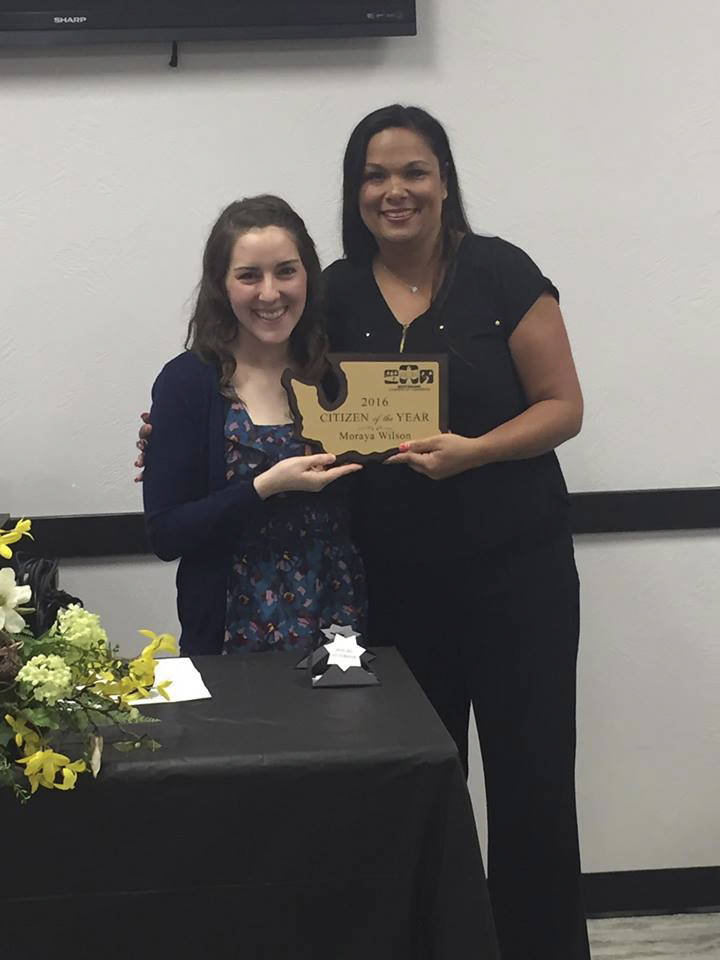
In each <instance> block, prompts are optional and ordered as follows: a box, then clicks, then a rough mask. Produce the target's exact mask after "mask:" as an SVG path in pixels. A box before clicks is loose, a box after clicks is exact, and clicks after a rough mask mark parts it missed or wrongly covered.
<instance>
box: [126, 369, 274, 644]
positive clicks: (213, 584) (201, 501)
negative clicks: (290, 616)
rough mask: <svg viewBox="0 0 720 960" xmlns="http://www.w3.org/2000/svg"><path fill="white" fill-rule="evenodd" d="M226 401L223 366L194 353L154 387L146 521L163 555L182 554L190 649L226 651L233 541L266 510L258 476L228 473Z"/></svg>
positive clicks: (180, 584) (183, 613)
mask: <svg viewBox="0 0 720 960" xmlns="http://www.w3.org/2000/svg"><path fill="white" fill-rule="evenodd" d="M226 407H227V401H226V399H225V398H224V397H223V396H222V395H221V393H220V390H219V381H218V375H217V371H216V370H215V368H214V367H212V366H210V365H209V364H206V363H203V362H202V360H200V359H199V357H197V356H196V355H195V354H193V353H189V352H185V353H182V354H180V356H178V357H175V359H174V360H171V361H170V362H169V363H167V364H166V365H165V366H164V367H163V369H162V371H161V372H160V375H159V376H158V378H157V380H156V381H155V384H154V386H153V391H152V410H151V418H152V426H153V432H152V443H150V444H148V448H147V451H146V454H145V477H144V483H143V499H144V505H145V520H146V524H147V529H148V535H149V537H150V544H151V546H152V548H153V550H154V552H155V553H156V554H157V555H158V557H160V558H161V559H162V560H176V559H177V558H178V557H181V560H180V565H179V567H178V573H177V592H178V598H177V603H178V616H179V618H180V623H181V625H182V633H181V636H180V646H181V650H182V653H183V654H185V655H186V656H188V655H191V654H203V653H220V652H221V650H222V645H223V637H224V632H225V598H226V591H227V576H228V571H229V568H230V561H231V557H232V545H233V544H234V543H237V540H238V537H239V536H240V535H241V533H242V528H243V525H244V524H245V522H246V521H247V518H248V517H249V516H251V515H254V514H255V513H256V512H257V511H260V510H263V509H264V503H263V501H262V500H261V499H260V497H259V496H258V494H257V492H256V490H255V487H254V486H253V484H252V482H251V481H240V480H232V481H231V482H229V483H228V482H227V481H226V479H225V415H226Z"/></svg>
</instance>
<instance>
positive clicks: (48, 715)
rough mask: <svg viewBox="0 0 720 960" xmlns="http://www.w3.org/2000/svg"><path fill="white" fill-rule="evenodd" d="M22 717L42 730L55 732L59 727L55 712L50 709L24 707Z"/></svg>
mask: <svg viewBox="0 0 720 960" xmlns="http://www.w3.org/2000/svg"><path fill="white" fill-rule="evenodd" d="M22 716H23V717H24V718H25V719H26V720H28V721H29V722H30V723H34V724H35V726H36V727H41V728H42V729H44V730H57V729H59V727H60V720H59V717H58V714H57V711H56V710H53V709H51V708H50V707H25V708H24V709H23V711H22Z"/></svg>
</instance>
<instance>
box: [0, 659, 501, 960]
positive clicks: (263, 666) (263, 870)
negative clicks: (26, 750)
mask: <svg viewBox="0 0 720 960" xmlns="http://www.w3.org/2000/svg"><path fill="white" fill-rule="evenodd" d="M376 653H377V660H376V661H375V664H374V666H375V668H376V670H377V673H378V675H379V676H380V678H381V680H382V685H381V686H378V687H363V688H353V689H321V690H317V689H315V690H313V689H311V688H310V687H309V682H308V677H307V675H306V673H304V672H301V671H296V670H293V666H294V663H295V661H296V659H297V658H296V657H295V656H293V655H291V654H261V655H256V656H250V657H247V658H246V657H239V656H229V657H197V658H194V662H195V664H196V665H197V667H198V668H199V670H200V672H201V674H202V675H203V678H204V680H205V682H206V685H207V686H208V688H209V689H210V691H211V693H212V695H213V696H212V699H210V700H198V701H192V702H186V703H177V704H162V705H159V706H154V707H152V708H147V707H146V708H143V709H144V710H145V711H146V712H151V713H153V714H154V715H155V716H157V717H158V718H160V720H161V722H160V723H157V724H154V725H153V726H152V727H147V728H145V729H149V730H150V731H151V734H152V736H154V737H156V738H157V739H158V740H159V741H161V743H162V744H163V748H162V750H160V751H157V752H155V753H150V752H149V751H146V750H142V751H133V752H132V753H130V754H121V753H119V752H117V751H115V750H113V749H111V748H108V747H106V751H105V763H104V767H103V771H102V774H101V777H100V779H99V780H98V781H97V782H95V783H93V782H92V781H91V780H90V778H89V777H88V776H83V777H80V778H79V780H78V786H77V788H76V790H75V791H73V792H68V793H60V792H59V791H52V792H50V791H44V790H41V791H40V792H39V793H38V794H37V795H36V796H35V797H34V798H33V799H32V801H31V802H29V803H28V804H27V805H26V806H24V807H23V806H19V805H18V804H17V803H16V802H15V801H14V800H13V799H12V798H11V797H10V796H9V794H4V795H3V796H2V797H1V798H0V824H1V825H2V827H1V829H2V834H1V836H2V838H3V839H2V845H1V846H0V857H1V861H0V862H2V869H1V871H0V872H1V874H2V883H1V884H0V944H1V945H2V947H3V953H4V954H6V955H7V956H9V957H10V956H12V957H17V958H18V960H30V958H32V957H35V956H38V957H40V956H42V957H44V958H45V957H47V956H48V951H49V950H52V951H53V952H54V953H55V955H60V956H63V957H70V956H72V955H73V951H76V952H75V953H74V955H75V956H77V957H79V958H83V960H84V958H85V957H94V956H98V957H103V958H108V957H138V958H142V960H145V958H149V957H152V956H153V955H154V954H157V955H158V956H162V957H164V958H165V957H168V958H170V957H178V958H184V957H202V958H225V957H233V958H242V960H246V958H248V960H255V958H257V960H311V958H312V960H325V958H327V960H360V958H362V960H368V958H371V960H411V958H412V960H451V958H452V960H458V958H462V960H470V958H478V960H479V958H482V960H497V958H498V952H497V946H496V942H495V934H494V928H493V924H492V918H491V912H490V905H489V900H488V894H487V887H486V884H485V878H484V872H483V866H482V860H481V856H480V850H479V846H478V841H477V835H476V831H475V824H474V820H473V814H472V809H471V806H470V801H469V797H468V793H467V788H466V785H465V780H464V777H463V773H462V769H461V766H460V762H459V760H458V757H457V753H456V751H455V747H454V744H453V743H452V741H451V739H450V737H449V735H448V733H447V732H446V730H445V728H444V727H443V726H442V724H441V722H440V720H439V719H438V717H437V715H436V714H435V712H434V711H433V709H432V707H431V706H430V705H429V703H428V702H427V700H426V699H425V697H424V695H423V694H422V692H421V690H420V688H419V687H418V685H417V684H416V682H415V680H414V678H413V677H412V675H411V674H410V672H409V671H408V669H407V667H406V666H405V664H404V662H403V660H402V658H401V657H400V655H399V654H398V653H397V652H396V651H395V650H394V649H390V648H383V649H379V650H377V651H376ZM18 941H21V942H18ZM6 950H7V952H6Z"/></svg>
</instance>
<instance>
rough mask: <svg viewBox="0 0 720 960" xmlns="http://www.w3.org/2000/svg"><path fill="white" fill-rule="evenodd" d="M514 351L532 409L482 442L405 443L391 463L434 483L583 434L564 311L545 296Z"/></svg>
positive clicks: (450, 437)
mask: <svg viewBox="0 0 720 960" xmlns="http://www.w3.org/2000/svg"><path fill="white" fill-rule="evenodd" d="M509 346H510V352H511V354H512V358H513V362H514V364H515V368H516V370H517V373H518V376H519V377H520V382H521V383H522V386H523V389H524V391H525V395H526V397H527V401H528V404H529V406H528V409H527V410H525V411H524V412H523V413H521V414H519V415H518V416H517V417H513V419H512V420H508V421H507V422H506V423H502V424H500V426H498V427H495V428H494V429H493V430H490V431H489V432H488V433H486V434H483V436H481V437H460V436H457V435H456V434H440V435H439V436H437V437H431V438H430V439H429V440H421V441H415V442H413V443H410V444H407V445H405V444H403V446H402V447H401V450H402V451H403V452H401V453H399V454H397V455H396V456H395V457H392V458H390V460H388V461H387V462H388V463H407V464H408V465H409V466H411V467H413V468H414V469H415V470H417V471H418V472H420V473H425V474H426V475H427V476H429V477H432V478H434V479H438V480H439V479H443V478H445V477H451V476H454V475H455V474H456V473H461V472H462V471H463V470H470V469H471V468H473V467H481V466H484V465H485V464H488V463H495V462H498V461H500V460H525V459H528V458H529V457H537V456H540V455H541V454H543V453H547V452H548V451H549V450H553V449H555V447H558V446H559V445H560V444H561V443H564V442H565V441H566V440H569V439H570V438H571V437H574V436H576V435H577V434H578V433H579V432H580V427H581V425H582V418H583V399H582V393H581V390H580V384H579V382H578V377H577V373H576V370H575V364H574V362H573V358H572V353H571V350H570V343H569V341H568V336H567V332H566V330H565V323H564V321H563V318H562V314H561V312H560V307H559V306H558V304H557V301H556V300H555V298H554V297H552V296H550V295H549V294H542V295H541V296H540V297H538V299H537V300H536V301H535V303H534V304H533V305H532V307H531V308H530V309H529V310H528V311H527V313H526V314H525V316H524V317H523V318H522V320H521V321H520V322H519V323H518V325H517V326H516V328H515V330H514V331H513V332H512V334H511V336H510V340H509Z"/></svg>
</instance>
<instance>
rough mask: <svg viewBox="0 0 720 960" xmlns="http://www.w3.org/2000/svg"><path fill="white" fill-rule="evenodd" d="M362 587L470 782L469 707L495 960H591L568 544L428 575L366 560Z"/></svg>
mask: <svg viewBox="0 0 720 960" xmlns="http://www.w3.org/2000/svg"><path fill="white" fill-rule="evenodd" d="M367 573H368V589H369V609H370V620H369V628H368V635H367V638H366V639H367V642H368V643H369V644H370V645H371V646H372V645H378V646H381V645H384V644H388V645H389V644H392V645H395V646H398V647H399V649H400V652H401V653H402V655H403V657H404V658H405V660H406V661H407V663H408V665H409V667H410V669H411V670H412V671H413V673H414V675H415V677H416V678H417V680H418V682H419V683H420V685H421V686H422V687H423V689H424V691H425V693H426V695H427V697H428V699H429V700H430V701H431V703H432V704H433V706H434V707H435V709H436V711H437V712H438V714H439V716H440V718H441V719H442V720H443V722H444V723H445V725H446V727H447V729H448V731H449V732H450V734H451V735H452V736H453V738H454V740H455V742H456V743H457V746H458V750H459V752H460V757H461V759H462V761H463V763H464V765H465V769H466V771H467V752H468V720H469V709H470V703H472V705H473V710H474V712H475V717H476V720H477V725H478V734H479V739H480V745H481V749H482V755H483V766H484V775H485V786H486V793H487V804H488V884H489V888H490V896H491V899H492V904H493V914H494V917H495V925H496V928H497V932H498V939H499V942H500V949H501V954H502V958H503V960H589V957H590V952H589V947H588V939H587V928H586V924H585V915H584V909H583V905H582V899H581V891H580V856H579V849H578V833H577V815H576V808H575V688H576V661H577V650H578V634H579V604H578V579H577V571H576V568H575V561H574V556H573V547H572V540H571V538H570V537H569V536H566V535H562V536H560V537H558V538H556V539H555V540H553V541H552V542H549V543H543V544H542V545H540V546H538V545H534V546H526V547H525V548H518V549H517V550H505V551H504V552H496V553H495V554H493V555H486V556H480V557H473V558H471V559H467V558H465V559H462V560H459V559H454V558H452V557H444V558H442V560H440V559H439V558H437V559H436V560H435V561H434V562H433V563H432V564H429V563H407V562H404V563H401V564H399V565H393V566H391V565H390V563H389V561H388V560H384V559H383V560H378V561H376V562H373V561H372V559H371V558H369V561H368V565H367ZM468 960H469V958H468Z"/></svg>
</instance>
